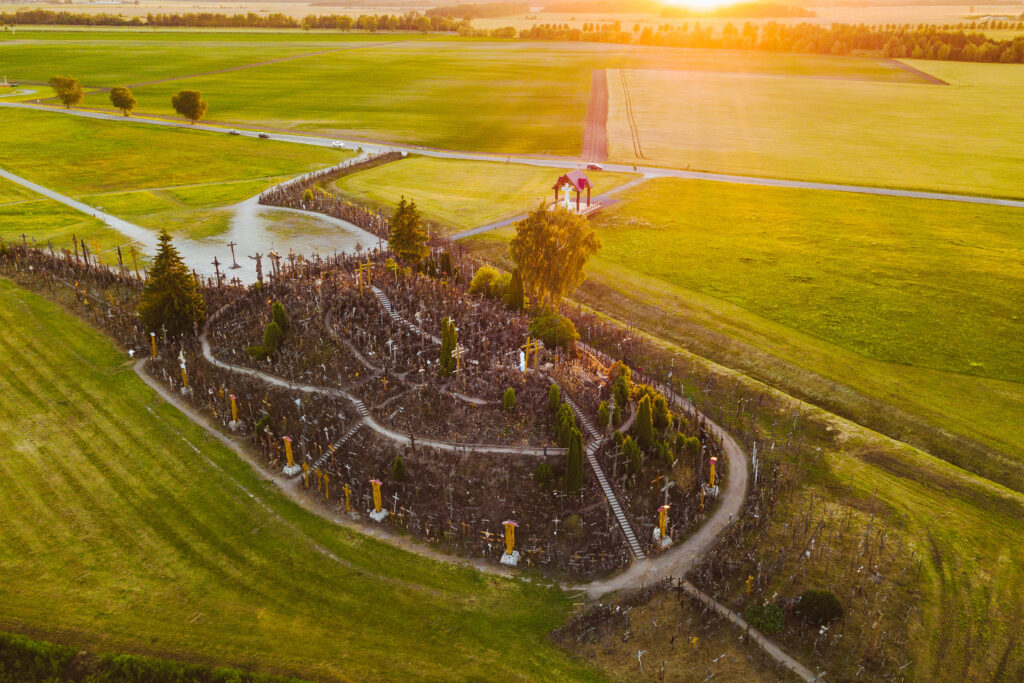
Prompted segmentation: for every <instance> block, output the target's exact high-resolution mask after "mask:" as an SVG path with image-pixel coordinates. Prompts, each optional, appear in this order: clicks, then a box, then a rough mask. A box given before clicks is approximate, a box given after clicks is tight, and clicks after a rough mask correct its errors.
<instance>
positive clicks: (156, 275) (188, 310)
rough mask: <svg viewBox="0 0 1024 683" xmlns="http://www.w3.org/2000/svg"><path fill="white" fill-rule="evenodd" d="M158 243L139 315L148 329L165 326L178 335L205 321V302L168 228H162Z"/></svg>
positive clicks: (154, 330)
mask: <svg viewBox="0 0 1024 683" xmlns="http://www.w3.org/2000/svg"><path fill="white" fill-rule="evenodd" d="M159 243H160V246H159V248H158V249H157V254H156V258H154V259H153V266H152V267H151V268H150V270H149V277H148V278H147V279H146V285H145V287H143V290H142V300H141V301H140V302H139V317H140V318H141V319H142V324H143V325H144V326H145V328H146V331H148V332H156V331H159V330H160V329H161V328H164V329H166V330H167V333H168V334H171V335H176V334H180V333H182V332H185V331H186V330H189V329H191V328H193V327H194V326H196V325H199V324H200V323H202V322H203V320H204V319H205V318H206V303H205V302H204V301H203V295H202V294H201V293H200V292H199V288H198V286H197V285H196V281H195V278H194V277H192V273H191V272H189V269H188V267H187V266H186V265H185V262H184V261H183V260H182V259H181V254H179V253H178V250H177V248H175V246H174V245H173V244H172V243H171V236H170V235H169V234H168V233H167V231H166V230H161V231H160V238H159Z"/></svg>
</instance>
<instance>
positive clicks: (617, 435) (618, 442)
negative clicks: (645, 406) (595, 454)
mask: <svg viewBox="0 0 1024 683" xmlns="http://www.w3.org/2000/svg"><path fill="white" fill-rule="evenodd" d="M612 443H614V444H615V446H616V447H617V448H622V432H620V431H619V430H618V429H616V430H615V431H614V432H612Z"/></svg>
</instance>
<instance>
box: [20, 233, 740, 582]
mask: <svg viewBox="0 0 1024 683" xmlns="http://www.w3.org/2000/svg"><path fill="white" fill-rule="evenodd" d="M449 246H450V245H449V244H448V243H445V242H441V241H439V240H434V241H433V242H432V244H431V248H432V251H431V256H430V257H428V264H427V267H425V268H422V269H421V271H422V272H413V271H410V270H409V269H403V268H400V267H397V266H396V265H395V262H394V260H393V259H392V258H391V254H390V253H388V252H387V251H386V250H379V249H378V250H374V251H372V252H369V253H364V254H361V255H341V256H335V257H331V258H322V257H320V256H316V255H315V256H312V257H308V258H306V257H302V256H297V255H294V254H293V255H291V256H290V257H289V258H285V259H281V258H276V259H274V260H273V262H272V263H271V264H269V265H270V266H271V267H268V273H267V276H266V277H265V278H263V277H261V280H262V281H261V282H257V283H253V284H252V285H243V284H241V283H239V282H237V281H236V282H233V283H231V282H226V281H225V280H224V279H223V278H219V279H217V280H213V279H203V278H200V277H199V276H196V278H197V280H199V281H200V289H201V292H202V294H203V297H204V298H205V301H206V310H207V316H206V320H205V322H204V324H203V326H202V327H201V328H198V329H195V330H193V331H191V332H189V333H186V334H183V335H180V336H178V337H177V338H172V337H168V336H167V335H164V334H156V335H155V336H151V335H149V334H147V333H146V332H145V331H144V329H143V327H142V324H141V321H140V320H139V317H138V315H137V312H136V310H137V306H138V301H139V297H140V294H141V291H142V285H143V281H142V279H140V277H139V276H138V275H137V274H136V273H132V272H130V271H129V270H128V269H127V268H123V267H121V268H115V267H106V266H103V265H100V264H99V263H98V262H95V261H93V260H92V259H90V258H89V256H88V255H85V256H84V258H83V257H82V256H79V255H78V254H77V251H76V253H74V254H72V253H69V252H68V251H67V250H65V251H64V252H63V253H55V252H54V251H53V250H47V249H42V248H34V247H33V246H30V245H27V244H13V245H12V244H7V245H2V246H0V270H2V271H3V272H4V274H6V275H8V276H10V277H15V278H16V279H18V280H19V281H21V282H23V283H28V284H30V285H31V284H34V285H35V286H37V287H40V288H48V289H49V291H50V292H51V293H53V294H55V295H56V296H58V297H59V298H62V299H63V300H64V301H65V302H66V303H67V305H69V306H72V307H77V309H83V310H84V311H85V313H86V316H87V317H91V319H92V321H93V322H95V323H96V324H97V325H98V326H100V327H103V328H105V329H106V330H107V331H109V332H110V333H111V334H113V336H114V337H115V338H116V339H117V340H118V341H119V342H120V344H122V345H123V346H124V347H125V348H126V349H128V350H130V351H131V352H132V353H133V355H134V357H135V358H137V359H141V360H142V361H143V362H144V363H145V366H146V367H145V371H146V372H148V373H149V374H150V375H152V376H153V377H155V378H157V379H158V380H160V381H162V382H163V383H164V384H165V385H166V386H167V387H168V388H169V389H171V390H173V391H174V392H175V393H177V394H178V395H180V396H181V397H182V398H183V399H185V400H187V401H188V402H190V403H191V404H192V405H193V406H194V408H195V409H196V410H197V411H198V412H201V413H202V414H204V415H205V416H206V417H208V418H209V419H211V420H212V421H214V422H215V423H217V424H218V425H219V426H220V427H221V428H222V429H223V430H224V431H225V432H234V433H235V434H237V435H240V436H244V437H246V438H248V439H249V440H250V441H251V446H252V448H253V449H254V451H255V452H257V453H258V454H259V457H260V458H261V459H262V465H263V466H264V467H265V469H266V470H267V471H269V472H271V473H274V474H278V475H282V476H290V477H294V478H296V479H297V480H298V481H299V485H300V486H301V487H302V488H303V489H305V491H304V494H305V495H308V496H310V497H313V498H315V499H316V500H317V502H318V503H319V504H320V505H323V506H326V507H327V508H329V509H330V510H331V511H332V512H333V513H335V514H336V515H349V516H351V517H352V518H353V519H355V520H358V521H360V522H362V523H365V524H374V525H377V524H379V525H380V526H381V527H388V528H390V531H391V532H392V533H395V534H399V535H409V536H412V537H414V538H415V539H417V540H419V541H421V542H424V543H428V544H430V545H432V546H436V547H438V548H439V549H442V550H444V551H446V552H449V553H452V554H456V555H460V556H463V557H470V558H483V559H485V560H487V561H490V562H494V563H498V562H499V561H501V559H502V556H503V555H505V554H506V552H507V551H508V550H509V549H508V548H507V547H506V540H505V532H506V527H507V523H508V522H512V523H514V525H515V534H514V542H515V552H516V553H518V556H517V562H518V566H519V567H520V568H524V567H526V568H535V569H536V570H539V571H541V572H543V573H545V574H548V575H551V576H556V577H557V576H568V577H578V578H590V577H596V576H600V575H603V574H607V573H609V572H612V571H614V570H616V569H620V568H622V567H624V566H626V565H628V564H629V563H630V561H631V560H632V559H633V557H634V556H638V557H643V556H645V555H651V554H655V553H657V552H659V551H660V550H661V548H662V543H661V542H659V541H657V540H656V537H657V536H658V535H659V533H660V529H659V528H658V527H659V508H661V507H662V506H663V505H666V504H667V505H669V506H670V510H671V514H670V515H669V516H668V521H667V528H666V531H665V534H666V535H667V536H669V537H670V538H673V539H682V538H685V537H686V536H687V535H688V534H689V533H690V531H692V530H693V528H695V527H696V526H697V525H698V524H699V523H700V522H701V520H702V519H703V518H704V516H705V515H706V514H708V512H709V510H710V501H708V503H709V504H708V506H707V509H706V508H705V505H704V499H703V496H702V495H701V493H700V492H701V490H702V482H703V481H705V480H706V479H707V475H708V472H707V465H706V464H704V465H703V467H702V463H707V462H709V460H710V458H711V457H717V458H718V461H719V462H720V463H723V459H722V458H721V457H719V456H720V455H721V444H720V443H719V442H718V441H717V440H716V439H715V438H714V437H713V436H712V435H711V434H710V433H709V432H708V430H707V429H705V426H704V425H703V423H702V422H701V421H700V419H698V418H696V417H694V415H693V414H691V413H688V412H687V410H686V409H685V407H684V406H685V403H684V402H683V401H682V399H681V398H680V397H679V396H678V395H676V394H675V392H673V391H671V390H670V388H669V387H668V386H667V385H664V384H657V385H656V386H651V385H649V384H644V383H642V378H643V375H642V374H641V373H639V372H638V369H637V368H632V369H630V368H629V367H628V365H627V364H625V363H623V362H617V361H613V360H612V359H611V358H610V357H609V356H608V355H606V354H605V353H603V352H601V351H599V350H597V348H595V347H597V346H601V345H603V346H604V348H607V349H609V350H611V351H614V350H615V349H617V348H618V349H620V350H621V349H622V343H621V341H622V339H623V336H622V333H621V330H619V331H616V332H615V334H619V335H620V336H619V337H617V338H618V339H619V343H616V342H615V341H614V338H612V337H611V336H610V335H611V334H612V332H611V331H608V330H606V326H605V323H603V322H601V321H600V320H599V319H597V318H596V317H593V316H592V315H590V314H587V313H585V312H583V311H580V310H578V309H576V310H573V309H569V308H567V307H563V312H564V313H565V314H566V315H568V316H569V317H570V318H571V319H573V321H574V322H575V324H576V326H577V328H578V329H579V330H580V333H581V335H582V336H583V340H581V341H578V342H575V343H569V344H566V345H562V344H560V345H558V346H557V347H555V348H544V345H543V344H541V343H538V342H537V341H536V340H534V339H533V338H532V337H531V336H530V331H529V325H530V319H529V318H528V317H527V316H526V315H524V314H522V313H517V312H514V311H512V310H510V309H509V308H508V307H507V306H506V305H505V303H504V302H502V301H501V300H500V299H495V298H491V297H488V296H487V295H486V294H471V293H470V291H469V283H470V281H471V275H472V274H473V273H474V272H475V270H476V269H477V268H478V267H479V266H480V265H481V263H479V262H477V261H476V260H475V259H474V258H472V257H468V256H466V255H463V254H460V253H458V252H457V251H456V250H455V249H451V250H449V249H448V247H449ZM72 297H73V298H72ZM272 322H274V323H275V325H276V327H277V328H279V330H280V332H281V334H277V333H276V332H275V333H273V334H271V333H269V331H268V327H269V326H270V324H271V323H272ZM608 327H610V325H609V326H608ZM446 335H448V339H449V340H450V341H453V342H454V343H453V344H447V345H446V344H445V341H446V340H445V339H442V338H443V337H445V336H446ZM602 335H604V336H602ZM609 339H611V342H610V343H609ZM587 342H589V343H587ZM591 344H593V346H592V345H591ZM627 360H628V358H627ZM652 408H653V409H652ZM638 415H639V419H638ZM644 419H647V421H648V424H647V426H646V427H645V426H644V425H642V424H640V422H641V421H642V420H644ZM573 451H575V453H574V452H573ZM574 458H575V461H574ZM723 464H724V463H723ZM599 471H600V472H601V473H602V475H601V476H600V477H599V476H598V472H599ZM727 474H728V473H727V472H723V471H721V470H720V471H719V479H720V480H721V479H722V477H723V476H727ZM601 479H604V482H602V481H601ZM669 482H671V485H668V484H669ZM656 532H659V533H656Z"/></svg>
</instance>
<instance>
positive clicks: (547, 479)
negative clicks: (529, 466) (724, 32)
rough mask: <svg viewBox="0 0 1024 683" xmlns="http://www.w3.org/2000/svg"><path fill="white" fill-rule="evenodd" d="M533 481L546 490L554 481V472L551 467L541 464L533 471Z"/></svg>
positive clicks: (544, 463)
mask: <svg viewBox="0 0 1024 683" xmlns="http://www.w3.org/2000/svg"><path fill="white" fill-rule="evenodd" d="M533 480H534V481H535V482H537V484H539V485H540V486H543V487H544V488H547V487H549V486H551V482H553V481H554V480H555V470H553V469H552V468H551V465H549V464H547V463H546V462H542V463H541V464H539V465H537V467H536V468H535V469H534V470H533Z"/></svg>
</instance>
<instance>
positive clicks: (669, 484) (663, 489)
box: [661, 479, 676, 505]
mask: <svg viewBox="0 0 1024 683" xmlns="http://www.w3.org/2000/svg"><path fill="white" fill-rule="evenodd" d="M675 485H676V483H675V482H674V481H672V480H671V479H669V480H666V481H665V485H664V486H662V487H661V492H662V493H664V494H665V503H664V504H665V505H668V490H669V489H670V488H672V487H673V486H675Z"/></svg>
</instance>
